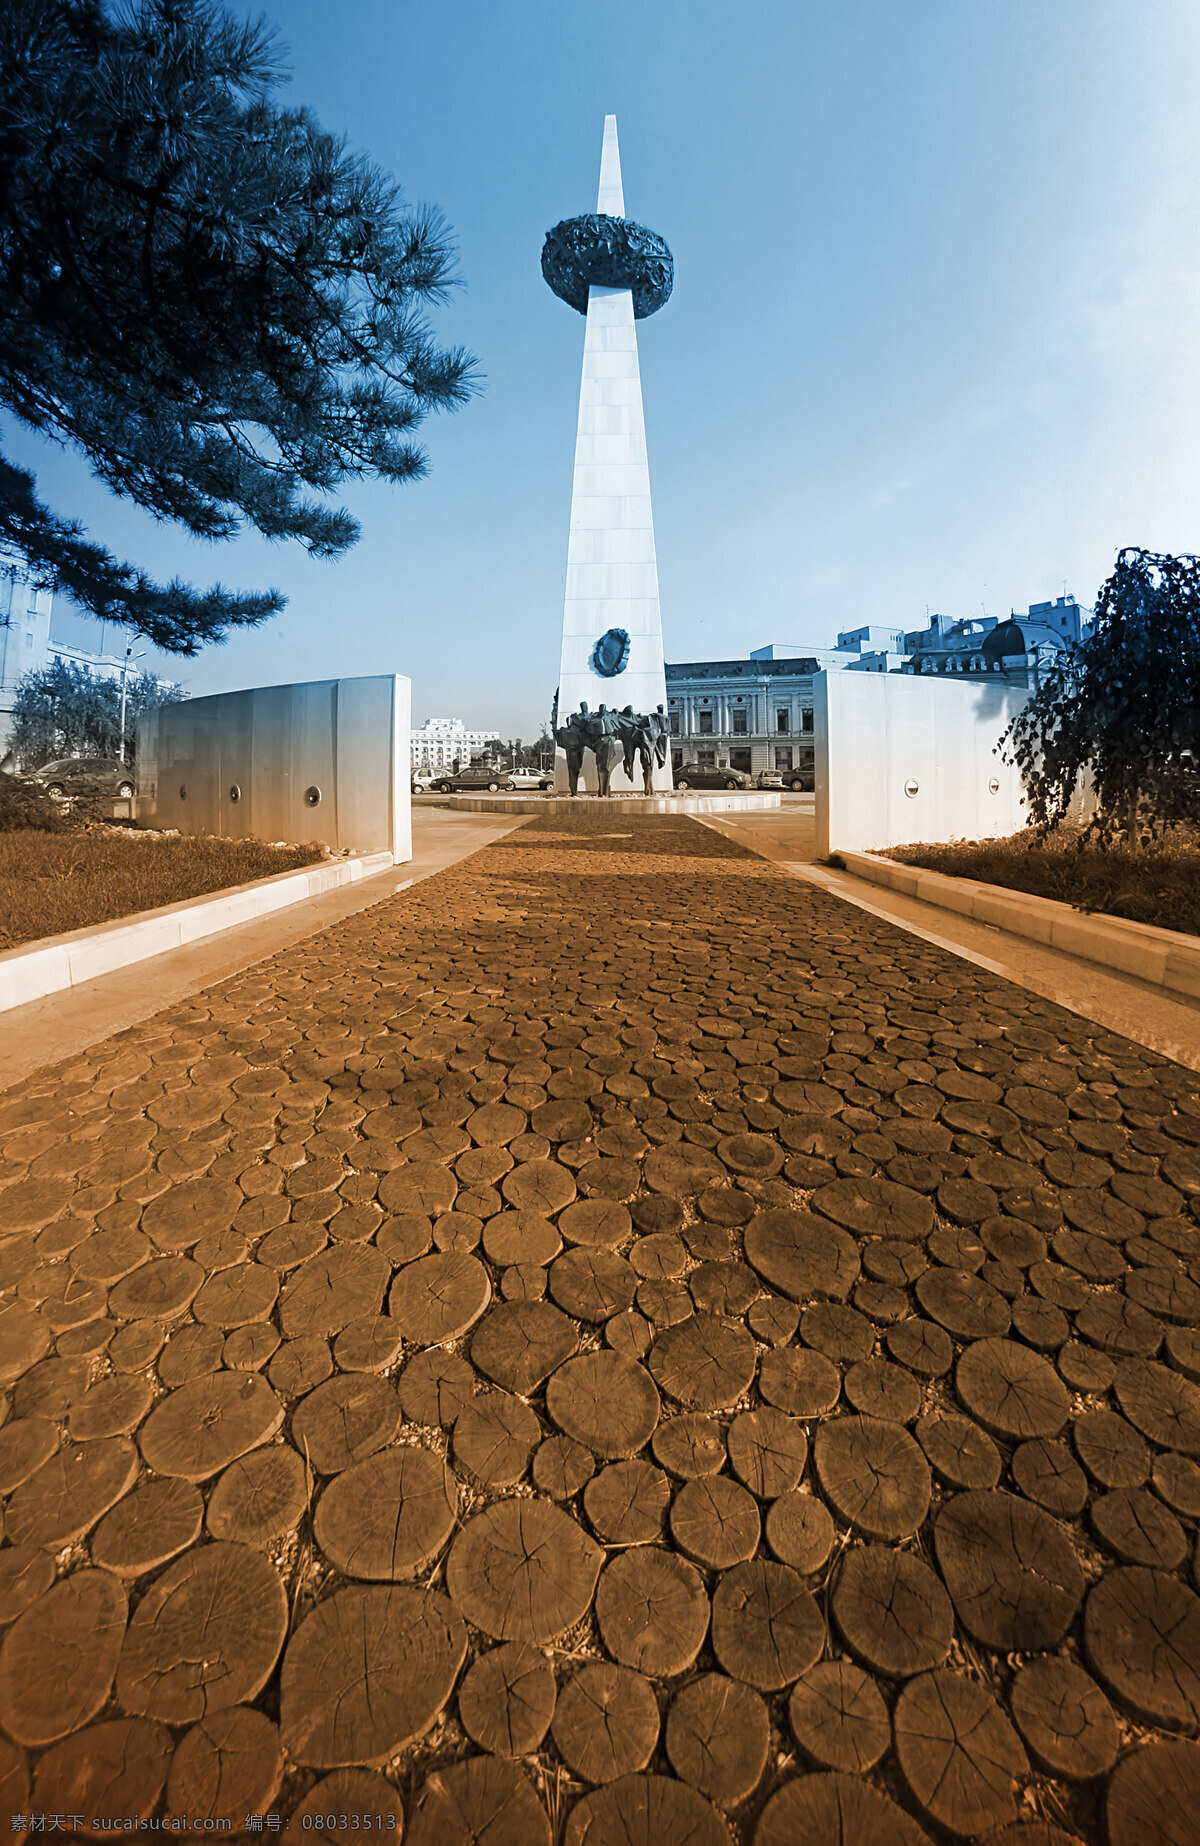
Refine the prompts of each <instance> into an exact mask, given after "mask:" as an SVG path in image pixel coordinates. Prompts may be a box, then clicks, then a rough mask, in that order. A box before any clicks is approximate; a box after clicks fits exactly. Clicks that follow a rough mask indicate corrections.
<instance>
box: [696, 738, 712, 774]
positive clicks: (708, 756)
mask: <svg viewBox="0 0 1200 1846" xmlns="http://www.w3.org/2000/svg"><path fill="white" fill-rule="evenodd" d="M696 761H697V763H698V764H699V765H700V767H701V769H715V768H716V766H717V748H716V745H715V744H707V745H702V746H701V748H700V749H699V750H697V752H696Z"/></svg>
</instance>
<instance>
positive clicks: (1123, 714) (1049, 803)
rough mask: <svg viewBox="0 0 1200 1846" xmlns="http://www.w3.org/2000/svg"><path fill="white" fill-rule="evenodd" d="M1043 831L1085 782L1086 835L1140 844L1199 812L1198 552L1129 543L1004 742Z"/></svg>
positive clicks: (1197, 816)
mask: <svg viewBox="0 0 1200 1846" xmlns="http://www.w3.org/2000/svg"><path fill="white" fill-rule="evenodd" d="M1000 750H1001V752H1002V754H1003V755H1004V758H1005V760H1006V761H1007V762H1014V763H1016V765H1017V767H1018V769H1019V770H1020V772H1021V778H1022V781H1023V782H1024V785H1025V798H1026V802H1027V804H1028V808H1029V817H1030V822H1031V824H1032V825H1033V826H1034V827H1035V828H1036V829H1037V832H1038V834H1039V836H1040V837H1042V838H1044V837H1045V836H1046V834H1047V833H1048V832H1049V831H1050V829H1051V828H1052V827H1055V826H1057V825H1058V824H1059V823H1060V822H1061V821H1063V820H1065V819H1066V817H1067V815H1068V813H1069V812H1070V809H1071V804H1072V801H1073V799H1074V797H1075V795H1076V791H1077V789H1078V787H1079V785H1080V779H1081V777H1084V776H1086V777H1087V778H1089V779H1090V782H1091V785H1092V788H1093V790H1094V793H1095V802H1096V807H1095V813H1094V815H1093V817H1092V818H1091V820H1090V821H1089V823H1088V825H1087V828H1086V829H1085V836H1084V837H1090V838H1092V839H1094V840H1096V841H1097V842H1098V843H1099V844H1100V845H1101V846H1108V845H1111V844H1112V843H1113V842H1114V841H1116V840H1118V839H1120V840H1123V841H1125V842H1126V843H1127V844H1129V845H1144V844H1146V843H1148V842H1149V841H1151V840H1155V839H1158V838H1160V837H1161V836H1162V834H1163V833H1164V832H1165V831H1166V830H1167V829H1168V828H1170V827H1172V826H1177V825H1180V824H1186V823H1196V822H1197V821H1200V558H1198V557H1193V556H1181V557H1171V556H1169V555H1168V554H1166V553H1162V552H1155V551H1145V550H1143V549H1141V548H1140V547H1137V546H1127V547H1126V548H1125V549H1124V550H1123V551H1121V552H1120V553H1119V555H1118V557H1117V563H1116V568H1115V570H1114V571H1113V573H1112V575H1111V577H1109V578H1108V580H1107V582H1106V583H1105V584H1104V587H1103V588H1102V590H1101V591H1100V595H1099V598H1098V599H1097V603H1096V619H1095V622H1094V624H1093V627H1092V630H1091V633H1090V634H1089V635H1088V637H1087V639H1086V640H1084V641H1083V642H1082V643H1081V645H1080V646H1079V647H1078V648H1077V649H1076V650H1075V652H1074V653H1073V654H1065V653H1064V654H1062V655H1060V657H1059V661H1058V664H1057V665H1056V666H1055V667H1054V668H1053V669H1052V671H1051V672H1050V674H1049V675H1048V677H1047V678H1046V679H1045V680H1043V682H1042V684H1041V685H1040V686H1039V687H1038V689H1037V691H1036V692H1035V693H1034V694H1033V696H1032V697H1031V698H1030V700H1029V702H1028V703H1027V704H1026V705H1025V706H1024V707H1023V709H1022V710H1021V711H1020V712H1019V713H1018V714H1017V716H1016V717H1015V718H1014V719H1013V721H1012V723H1011V724H1010V725H1009V727H1008V729H1007V730H1006V732H1005V733H1004V736H1003V737H1002V738H1001V740H1000Z"/></svg>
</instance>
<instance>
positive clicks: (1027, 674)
mask: <svg viewBox="0 0 1200 1846" xmlns="http://www.w3.org/2000/svg"><path fill="white" fill-rule="evenodd" d="M1091 617H1092V611H1091V610H1090V609H1085V608H1083V607H1082V606H1081V605H1080V604H1079V603H1077V602H1076V600H1075V598H1074V597H1073V596H1065V595H1064V596H1059V597H1056V598H1055V600H1054V601H1053V602H1044V603H1030V605H1029V611H1028V614H1026V615H1021V616H1019V615H1018V614H1017V612H1016V610H1015V609H1014V610H1013V612H1012V614H1011V615H1010V616H1009V617H1008V619H1007V620H1006V621H1001V620H1000V619H999V618H998V617H996V616H994V615H991V616H988V615H985V616H981V617H979V618H977V619H976V620H974V621H963V622H955V621H952V620H951V619H950V618H949V617H947V616H944V615H934V616H931V617H930V621H929V626H928V627H927V628H923V629H920V630H918V631H916V632H915V633H910V634H906V635H905V637H904V644H905V646H904V651H905V655H906V658H905V660H904V663H903V665H902V666H901V668H900V671H901V672H903V673H954V674H958V675H960V676H962V677H963V678H966V679H989V680H996V679H999V680H1001V681H1002V682H1003V683H1004V684H1006V685H1010V686H1027V687H1029V688H1030V690H1031V691H1032V690H1036V688H1037V687H1038V686H1039V685H1040V684H1041V682H1042V679H1043V677H1044V675H1045V673H1046V672H1047V670H1048V669H1049V668H1050V667H1052V666H1053V665H1054V663H1055V661H1056V660H1057V659H1058V657H1059V655H1060V654H1061V653H1063V651H1064V650H1070V649H1073V648H1076V647H1078V646H1079V644H1080V642H1081V641H1083V640H1086V639H1087V636H1088V633H1089V632H1090V628H1091Z"/></svg>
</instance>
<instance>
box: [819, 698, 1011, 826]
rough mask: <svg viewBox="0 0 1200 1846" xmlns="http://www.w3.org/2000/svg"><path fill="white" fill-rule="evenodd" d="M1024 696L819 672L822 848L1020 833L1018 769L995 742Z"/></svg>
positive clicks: (820, 824)
mask: <svg viewBox="0 0 1200 1846" xmlns="http://www.w3.org/2000/svg"><path fill="white" fill-rule="evenodd" d="M1026 697H1027V694H1026V693H1025V691H1024V690H1023V689H1020V688H1016V687H1011V686H991V685H988V684H987V683H986V682H983V681H963V682H958V683H950V682H947V681H946V680H943V679H940V678H939V679H925V678H921V677H917V676H911V675H909V674H900V673H886V674H879V675H875V674H870V673H821V674H819V675H818V676H817V677H816V678H815V679H814V681H813V726H814V734H815V745H816V808H817V814H816V819H817V853H818V855H819V856H821V857H824V856H825V855H826V854H827V853H829V852H836V851H837V850H838V848H839V847H845V848H846V849H847V850H848V851H868V852H869V851H872V850H877V849H879V848H881V847H887V846H901V845H905V844H909V843H911V842H914V841H934V840H938V841H940V840H951V839H972V840H978V839H994V838H998V837H1000V836H1002V835H1004V834H1008V833H1015V832H1016V831H1017V830H1018V829H1019V828H1020V827H1022V826H1023V825H1024V823H1025V813H1024V804H1023V796H1022V789H1021V778H1020V775H1019V773H1018V771H1017V769H1016V768H1015V766H1012V765H1010V764H1008V763H1005V762H1004V761H1003V760H1002V759H1001V757H1000V756H999V755H998V754H996V753H995V751H994V746H995V744H996V743H997V742H998V741H999V739H1000V736H1001V734H1002V732H1003V731H1004V730H1005V728H1006V726H1007V725H1008V723H1009V721H1010V720H1011V719H1012V718H1013V717H1014V716H1015V715H1016V713H1017V712H1018V711H1019V709H1020V708H1021V706H1022V705H1023V704H1024V703H1025V699H1026Z"/></svg>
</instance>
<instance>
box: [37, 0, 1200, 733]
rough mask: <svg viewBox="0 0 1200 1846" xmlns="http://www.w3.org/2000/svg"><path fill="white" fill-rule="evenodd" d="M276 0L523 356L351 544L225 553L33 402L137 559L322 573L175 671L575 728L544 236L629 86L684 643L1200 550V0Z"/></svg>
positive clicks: (646, 368)
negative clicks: (407, 691)
mask: <svg viewBox="0 0 1200 1846" xmlns="http://www.w3.org/2000/svg"><path fill="white" fill-rule="evenodd" d="M245 10H247V11H257V8H247V9H245ZM266 10H267V13H268V17H270V18H272V19H273V20H275V21H276V22H277V24H278V26H279V29H280V33H281V36H282V37H283V39H284V41H285V42H286V44H287V45H288V47H289V50H290V56H291V65H292V70H293V81H292V83H291V86H290V89H289V91H288V92H287V93H286V94H288V95H289V97H290V98H291V99H294V100H296V101H303V102H306V103H308V104H309V105H310V106H311V107H312V108H313V109H314V110H315V111H316V113H317V115H318V116H319V118H320V119H321V121H322V122H323V124H324V125H325V126H326V127H327V128H329V129H332V130H338V131H341V132H344V133H345V134H347V135H348V136H349V138H350V139H351V140H352V141H353V142H354V143H355V145H357V146H358V147H360V148H362V149H364V150H365V151H367V152H368V153H370V154H371V155H372V156H373V157H374V158H375V159H376V160H377V161H378V162H379V163H380V164H381V165H383V166H385V167H387V168H388V169H389V170H390V171H391V172H393V173H394V174H395V176H396V177H397V178H398V179H399V180H400V182H401V184H402V185H403V187H404V189H405V191H406V193H407V195H408V196H409V197H410V198H411V199H413V200H430V201H433V202H435V203H436V204H437V205H439V206H440V207H441V208H442V210H443V211H444V212H445V214H446V216H447V217H448V219H449V221H450V223H451V224H452V226H453V227H454V231H455V233H456V237H457V242H458V247H459V262H460V268H461V272H462V274H463V276H464V278H465V281H466V285H467V286H466V287H465V288H464V289H463V290H462V291H461V292H460V293H459V294H458V295H457V297H456V298H455V300H454V301H453V302H452V304H451V305H450V306H449V307H448V308H446V309H443V310H440V311H439V312H438V314H437V316H436V318H435V325H436V328H437V330H438V332H439V333H440V334H441V335H442V337H444V338H445V339H446V340H447V341H453V342H461V343H463V344H465V345H467V346H469V347H470V348H471V349H472V350H473V351H474V352H475V353H476V354H477V355H478V357H479V360H480V364H481V367H482V369H483V371H484V373H485V374H486V382H485V387H484V391H483V394H482V396H481V397H480V398H478V399H477V400H476V401H475V402H474V403H472V404H471V405H469V406H468V407H467V408H466V409H464V410H462V411H460V412H459V413H458V414H456V415H455V416H452V417H448V418H438V419H434V420H432V421H431V422H429V423H428V424H427V425H426V426H425V439H426V447H427V450H428V454H429V458H430V462H431V473H430V476H429V478H428V479H427V480H425V481H424V482H422V483H419V484H416V485H413V486H408V487H404V488H398V489H385V488H382V487H380V486H367V487H358V488H355V489H353V490H352V491H351V492H350V493H349V494H348V495H347V496H346V500H347V503H348V504H349V505H350V506H351V507H352V508H353V510H354V511H355V512H356V514H358V516H359V517H360V518H361V520H362V522H363V527H364V533H363V537H362V539H361V541H360V542H359V544H358V545H357V547H356V548H355V549H354V550H353V551H351V552H350V553H349V554H348V555H347V556H346V557H345V558H344V559H342V560H341V561H339V562H337V563H335V564H319V563H315V562H313V561H312V560H311V559H310V558H309V557H308V556H307V554H306V553H305V552H304V551H303V550H302V549H301V548H299V547H298V546H271V545H268V544H266V543H265V542H263V541H261V540H258V539H256V538H252V537H247V538H244V539H241V540H239V541H237V542H236V543H234V544H232V545H225V546H220V547H209V546H203V545H200V544H197V543H195V542H191V541H189V540H187V539H186V538H185V537H183V536H182V534H180V533H178V532H176V531H174V530H172V529H170V528H166V527H162V526H156V525H154V524H153V523H152V522H151V521H150V520H149V519H148V518H146V517H144V516H143V515H141V514H139V513H138V512H136V510H134V509H132V508H130V507H128V506H126V505H124V504H122V503H119V502H117V501H114V500H113V499H112V498H111V497H110V496H109V495H108V494H107V492H106V491H105V490H103V489H102V488H100V487H99V486H97V485H96V484H94V483H93V482H92V481H91V480H90V478H89V476H88V474H87V471H86V468H85V466H84V465H83V464H81V463H79V462H78V461H76V460H74V459H73V458H72V457H70V456H67V455H64V454H62V453H60V452H58V451H54V450H52V449H48V448H44V447H43V446H42V445H40V444H39V443H38V442H36V441H35V440H34V439H32V438H31V437H29V436H28V435H22V434H19V433H14V432H12V431H8V430H6V432H5V433H6V438H8V437H10V436H11V438H12V439H11V441H10V443H9V447H10V451H11V453H12V455H13V459H14V460H22V461H24V462H25V463H26V465H31V466H34V467H35V468H36V469H37V472H38V474H39V478H40V483H41V488H42V491H43V493H44V494H45V496H46V497H47V498H48V499H49V500H50V502H51V504H53V505H55V506H56V508H57V509H58V510H60V511H63V512H73V513H76V514H78V515H80V516H82V517H83V518H84V519H85V521H86V523H87V524H88V525H89V527H90V528H91V529H92V531H93V532H94V533H95V534H96V535H97V536H99V537H102V538H104V539H105V540H106V541H107V542H108V543H109V544H110V545H112V547H113V548H114V549H116V550H119V551H124V552H125V553H127V554H129V555H132V556H135V557H137V558H138V559H139V560H140V561H143V562H145V563H146V564H147V565H148V566H150V567H151V568H153V569H154V570H155V571H156V572H158V573H160V574H163V575H170V574H174V573H175V572H176V571H181V572H183V573H184V574H186V575H189V576H190V577H191V578H192V579H193V581H198V582H204V581H211V580H213V579H216V578H220V579H221V580H222V581H223V582H226V583H236V584H238V585H239V586H257V585H263V584H266V583H274V584H277V585H278V586H280V587H281V588H282V589H283V590H284V591H285V592H286V593H287V595H288V596H289V598H290V604H289V607H288V609H287V610H286V611H285V612H284V614H283V615H281V616H279V617H277V618H275V620H274V621H272V622H271V623H269V624H268V625H266V626H265V627H264V628H262V629H260V630H259V631H257V632H256V633H254V634H248V635H244V636H242V637H238V638H235V639H233V640H231V641H230V642H229V643H228V644H227V645H226V646H224V647H219V648H212V649H210V650H208V651H207V652H206V653H205V654H204V655H202V656H201V657H200V658H198V659H197V660H195V661H184V662H179V663H178V664H177V665H175V666H169V667H168V669H167V670H168V671H170V672H171V673H172V675H173V676H177V677H179V678H181V679H182V680H183V682H184V683H185V685H186V686H187V687H188V689H189V690H190V691H191V692H193V693H194V694H200V693H204V692H212V691H221V690H225V689H227V688H230V687H236V686H246V685H254V684H270V683H275V682H278V681H281V680H288V679H307V678H321V677H326V676H330V675H334V674H355V673H375V672H401V673H407V674H408V675H409V676H410V677H411V679H412V681H413V708H414V716H415V718H416V720H417V722H420V721H421V720H423V719H424V718H425V717H427V716H431V715H445V716H461V717H463V718H465V719H466V720H467V722H468V723H469V724H471V725H481V724H495V725H496V726H497V727H499V728H500V729H501V730H502V731H503V732H504V733H505V734H506V735H509V734H513V733H519V734H523V735H525V736H532V735H535V734H536V732H537V730H538V728H539V725H540V723H541V721H542V719H543V718H544V716H545V714H546V712H547V710H548V706H549V701H550V697H551V694H552V693H553V690H554V682H555V677H556V671H557V664H558V647H559V634H560V625H561V612H562V595H563V585H564V574H565V565H566V546H567V522H568V515H569V509H570V489H571V464H572V455H573V445H574V432H575V416H576V408H577V401H578V390H579V368H580V361H581V356H582V348H583V321H582V319H581V318H580V317H579V316H578V315H576V314H574V313H573V312H572V311H571V310H570V309H569V308H567V307H565V306H564V305H563V304H562V303H561V302H559V301H558V300H556V299H555V297H554V296H552V295H551V293H550V291H549V290H548V289H547V288H546V286H545V284H544V283H543V281H542V279H541V275H540V271H539V254H540V249H541V243H542V238H543V235H544V233H545V231H546V229H547V228H548V227H549V226H550V225H552V224H553V223H555V222H556V221H557V220H558V219H560V218H563V217H567V216H570V215H571V214H573V213H576V212H580V211H588V210H591V209H593V208H594V205H595V191H596V180H597V173H598V168H599V158H600V139H601V130H602V126H603V118H604V116H605V114H606V113H609V112H612V113H615V114H616V116H617V118H618V126H619V131H620V138H621V154H622V165H623V169H624V180H625V204H626V210H627V212H628V214H629V215H630V216H631V217H633V218H637V219H639V220H641V221H642V222H644V223H646V224H648V225H650V226H652V227H653V228H654V229H655V230H657V231H660V232H661V233H662V234H663V235H664V236H665V237H666V239H667V241H668V242H669V243H670V245H671V247H672V249H673V251H674V255H675V264H676V282H675V293H674V295H673V297H672V299H671V301H670V302H669V303H668V305H667V306H666V308H664V309H663V310H662V312H661V313H660V314H658V315H657V316H655V317H654V318H653V319H652V320H650V321H647V322H643V323H641V324H640V328H639V342H640V353H641V367H642V389H643V395H644V399H645V411H646V428H647V440H648V443H649V451H650V469H651V485H652V490H653V496H654V510H655V527H656V536H657V544H658V558H659V576H660V585H661V593H662V618H663V634H664V645H665V652H666V656H667V659H668V660H671V659H676V660H686V659H696V658H705V657H717V656H723V655H737V654H744V653H745V652H746V651H747V650H748V649H750V648H751V647H754V646H757V645H759V644H761V643H764V642H768V641H786V642H796V643H801V644H803V643H809V644H812V645H828V644H829V643H830V642H831V641H832V639H833V637H834V636H835V634H836V633H837V631H838V630H839V629H842V628H848V627H853V626H857V625H859V624H861V623H865V622H870V621H875V622H884V623H904V624H906V625H908V626H919V625H922V624H923V622H924V619H925V610H926V607H927V606H928V607H929V608H931V609H937V610H942V611H944V612H946V613H948V614H950V615H953V616H971V615H977V614H979V613H981V612H982V611H984V610H986V611H987V613H989V614H993V615H997V614H999V615H1003V614H1006V613H1007V612H1008V610H1009V609H1010V608H1011V607H1014V606H1015V607H1017V608H1023V607H1024V606H1026V605H1027V604H1028V603H1029V602H1030V601H1033V600H1039V599H1041V598H1044V597H1047V596H1055V595H1059V594H1061V593H1062V591H1063V589H1064V586H1065V587H1066V588H1068V589H1070V590H1072V591H1073V592H1074V593H1075V594H1076V595H1077V596H1078V597H1079V598H1080V600H1081V601H1083V602H1090V601H1092V599H1093V597H1094V595H1095V592H1096V589H1097V588H1098V586H1099V584H1100V582H1101V581H1102V580H1103V578H1104V577H1105V576H1106V575H1107V573H1108V571H1109V569H1110V568H1111V565H1112V561H1113V557H1114V554H1115V552H1116V550H1117V548H1118V547H1119V546H1121V545H1124V544H1144V545H1147V546H1150V547H1152V548H1155V549H1161V550H1171V551H1200V492H1198V490H1200V465H1198V462H1197V453H1198V445H1200V416H1198V415H1197V410H1198V408H1200V405H1198V391H1197V386H1198V384H1200V262H1198V260H1197V249H1198V232H1200V223H1198V218H1200V211H1198V189H1200V158H1198V157H1200V102H1198V100H1197V99H1198V97H1200V82H1198V79H1200V9H1197V8H1196V7H1195V6H1194V5H1193V4H1191V0H1179V4H1174V3H1172V0H1003V3H998V0H906V3H905V4H904V5H899V6H898V5H896V4H895V0H885V3H877V0H836V4H835V3H834V0H824V3H823V4H819V5H818V4H805V3H804V0H773V3H765V0H742V4H740V5H739V6H737V7H731V6H729V5H728V3H727V0H721V3H720V4H718V3H717V0H604V3H603V4H595V3H589V0H506V4H504V5H503V6H497V5H496V4H495V0H338V4H337V5H336V6H331V5H329V3H328V0H273V4H272V5H270V6H268V8H267V9H266ZM61 627H62V632H63V633H64V635H65V634H66V631H67V624H65V623H64V624H62V625H61ZM72 638H77V639H79V640H80V641H83V642H85V644H88V643H90V644H93V645H94V644H95V642H96V640H97V639H98V636H97V632H96V630H95V629H94V628H92V627H91V626H90V625H88V626H87V627H86V628H85V627H84V626H83V625H82V624H81V625H79V626H78V628H74V629H73V630H72ZM108 639H109V641H110V642H111V639H112V636H111V631H110V633H109V636H108ZM152 659H153V656H147V659H146V661H145V662H144V664H146V665H149V664H151V661H152Z"/></svg>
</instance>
